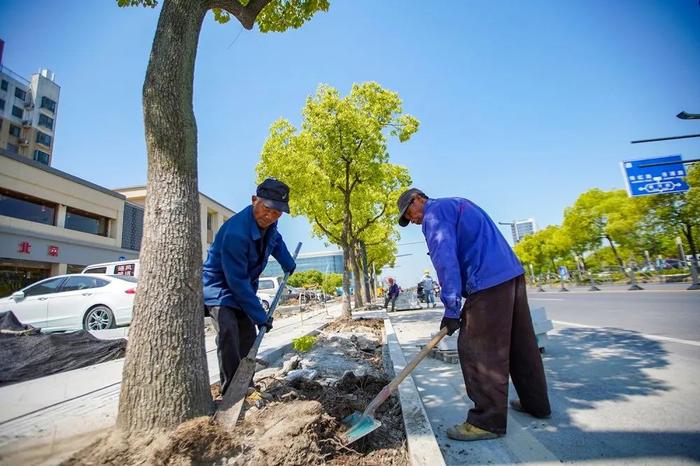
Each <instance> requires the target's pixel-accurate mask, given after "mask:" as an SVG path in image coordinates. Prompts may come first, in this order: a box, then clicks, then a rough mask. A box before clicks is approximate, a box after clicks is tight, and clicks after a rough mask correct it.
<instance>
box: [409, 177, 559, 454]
mask: <svg viewBox="0 0 700 466" xmlns="http://www.w3.org/2000/svg"><path fill="white" fill-rule="evenodd" d="M398 208H399V213H400V214H399V225H401V226H406V225H408V223H409V222H410V223H415V224H416V225H421V226H422V229H423V235H424V236H425V240H426V242H427V244H428V252H429V254H430V259H431V260H432V262H433V266H434V267H435V270H436V271H437V275H438V279H439V280H440V284H441V285H442V291H441V294H440V299H441V300H442V302H443V304H444V305H445V314H444V317H443V319H442V321H441V323H440V328H441V329H442V328H443V327H447V329H448V334H449V335H452V334H453V333H454V332H455V331H457V330H459V337H458V339H457V348H458V352H459V360H460V365H461V368H462V375H463V377H464V383H465V385H466V388H467V395H468V396H469V398H470V399H471V400H472V401H473V402H474V407H473V408H472V409H470V410H469V413H468V414H467V420H466V422H464V423H462V424H457V425H456V426H453V427H450V428H449V429H447V435H448V437H450V438H452V439H455V440H483V439H490V438H496V437H500V436H502V435H505V433H506V421H507V418H508V375H509V374H510V377H511V379H512V380H513V385H514V386H515V390H516V391H517V393H518V396H519V399H514V400H512V401H511V402H510V405H511V407H512V408H513V409H515V410H517V411H522V412H526V413H529V414H530V415H532V416H534V417H538V418H545V417H549V415H550V406H549V397H548V395H547V380H546V378H545V374H544V367H543V365H542V358H541V356H540V353H539V348H538V347H537V339H536V337H535V332H534V330H533V327H532V320H531V317H530V308H529V307H528V302H527V294H526V289H525V279H524V270H523V268H522V266H521V264H520V262H519V261H518V258H517V257H516V256H515V254H514V253H513V251H512V249H511V248H510V246H509V245H508V243H507V242H506V240H505V239H504V238H503V235H501V233H500V231H498V227H497V226H496V225H495V224H494V222H493V220H491V218H489V216H488V215H487V214H486V212H484V211H483V210H482V209H481V208H480V207H479V206H477V205H476V204H474V203H473V202H471V201H469V200H467V199H462V198H457V197H454V198H442V199H430V198H428V196H426V195H425V193H423V192H422V191H421V190H419V189H416V188H411V189H409V190H406V191H405V192H403V193H402V194H401V196H400V197H399V200H398ZM462 300H464V305H462Z"/></svg>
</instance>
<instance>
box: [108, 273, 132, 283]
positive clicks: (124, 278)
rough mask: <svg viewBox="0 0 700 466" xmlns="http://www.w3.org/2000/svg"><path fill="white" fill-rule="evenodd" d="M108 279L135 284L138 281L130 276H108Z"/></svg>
mask: <svg viewBox="0 0 700 466" xmlns="http://www.w3.org/2000/svg"><path fill="white" fill-rule="evenodd" d="M108 277H111V278H116V279H118V280H124V281H125V282H131V283H137V282H138V279H137V278H136V277H132V276H130V275H108Z"/></svg>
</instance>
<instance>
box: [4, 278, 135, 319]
mask: <svg viewBox="0 0 700 466" xmlns="http://www.w3.org/2000/svg"><path fill="white" fill-rule="evenodd" d="M135 294H136V279H135V278H134V277H129V276H124V275H102V274H70V275H59V276H56V277H51V278H47V279H46V280H42V281H40V282H37V283H35V284H33V285H30V286H28V287H26V288H23V289H21V290H19V291H17V292H15V293H12V295H11V296H9V297H7V298H3V299H0V312H5V311H12V312H14V314H15V315H16V316H17V318H18V319H19V321H20V322H22V323H23V324H29V325H33V326H34V327H39V328H42V329H43V330H45V331H54V330H79V329H84V330H102V329H106V328H112V327H114V326H116V325H124V324H128V323H130V322H131V312H132V308H133V305H134V295H135Z"/></svg>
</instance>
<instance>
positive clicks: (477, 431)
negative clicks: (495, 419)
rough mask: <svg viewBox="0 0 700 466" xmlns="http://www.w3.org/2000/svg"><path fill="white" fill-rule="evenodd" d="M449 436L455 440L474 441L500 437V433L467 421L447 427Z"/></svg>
mask: <svg viewBox="0 0 700 466" xmlns="http://www.w3.org/2000/svg"><path fill="white" fill-rule="evenodd" d="M447 436H448V437H449V438H451V439H453V440H462V441H463V442H472V441H474V440H490V439H494V438H498V437H500V435H499V434H496V433H494V432H489V431H488V430H484V429H482V428H480V427H477V426H475V425H472V424H469V423H468V422H465V423H463V424H457V425H455V426H452V427H450V428H448V429H447Z"/></svg>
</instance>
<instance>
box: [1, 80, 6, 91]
mask: <svg viewBox="0 0 700 466" xmlns="http://www.w3.org/2000/svg"><path fill="white" fill-rule="evenodd" d="M0 89H2V90H3V91H6V90H7V81H5V80H4V79H3V80H2V84H0Z"/></svg>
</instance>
